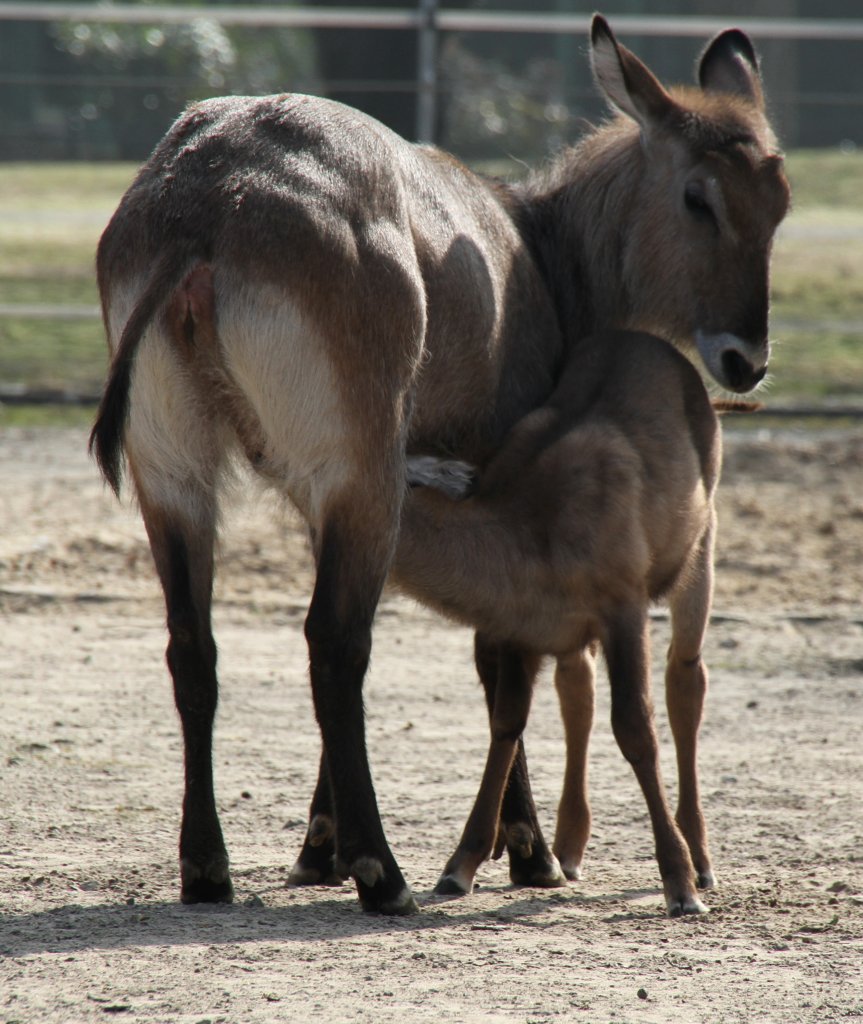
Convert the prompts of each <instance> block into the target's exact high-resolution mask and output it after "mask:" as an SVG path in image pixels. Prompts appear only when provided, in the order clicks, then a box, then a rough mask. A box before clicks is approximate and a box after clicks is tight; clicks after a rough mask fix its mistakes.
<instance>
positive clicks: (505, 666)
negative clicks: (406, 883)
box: [435, 647, 538, 895]
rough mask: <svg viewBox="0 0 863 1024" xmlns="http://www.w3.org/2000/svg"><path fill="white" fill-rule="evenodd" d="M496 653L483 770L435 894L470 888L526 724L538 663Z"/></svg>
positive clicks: (491, 837) (487, 851)
mask: <svg viewBox="0 0 863 1024" xmlns="http://www.w3.org/2000/svg"><path fill="white" fill-rule="evenodd" d="M498 659H499V661H498V671H497V683H496V685H495V688H494V698H493V701H491V702H490V704H491V716H490V717H491V741H490V743H489V749H488V757H487V760H486V765H485V771H484V772H483V777H482V782H481V783H480V788H479V792H478V793H477V797H476V801H475V803H474V806H473V810H472V811H471V813H470V817H469V818H468V820H467V824H466V825H465V827H464V832H463V833H462V837H461V840H460V841H459V844H458V846H457V848H456V850H455V853H454V854H453V855H452V857H450V859H449V860H448V861H447V864H446V867H445V868H444V871H443V874H442V875H441V877H440V880H439V881H438V884H437V886H436V887H435V892H437V893H440V894H449V895H461V894H463V893H469V892H471V890H472V889H473V880H474V877H475V875H476V872H477V869H478V868H479V866H480V864H482V862H483V861H484V860H486V859H487V858H488V857H490V856H491V854H492V852H493V850H494V846H495V838H496V836H497V834H498V828H499V823H500V820H501V806H502V803H503V799H504V791H505V789H506V787H507V780H508V778H509V774H510V768H511V767H512V764H513V760H514V759H515V756H516V750H517V747H518V742H519V739H520V737H521V734H522V732H524V727H525V725H526V724H527V716H528V712H529V711H530V700H531V694H532V692H533V682H534V678H535V675H536V668H537V667H538V666H537V664H536V662H535V661H534V659H527V658H525V657H523V656H521V655H520V652H517V651H512V650H509V649H506V648H503V647H501V648H500V650H499V652H498ZM528 666H529V667H528ZM531 804H532V801H531Z"/></svg>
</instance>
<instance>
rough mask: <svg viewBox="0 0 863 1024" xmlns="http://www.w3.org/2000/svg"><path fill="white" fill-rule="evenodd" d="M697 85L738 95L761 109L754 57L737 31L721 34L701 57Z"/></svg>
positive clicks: (758, 74)
mask: <svg viewBox="0 0 863 1024" xmlns="http://www.w3.org/2000/svg"><path fill="white" fill-rule="evenodd" d="M698 82H699V84H700V86H701V88H702V89H704V90H706V91H707V92H727V93H731V94H732V95H734V96H742V97H743V98H744V99H747V100H749V101H750V102H751V103H754V104H755V105H756V106H758V107H761V108H762V109H763V108H764V93H763V92H762V91H761V73H760V71H759V69H758V56H757V54H756V53H755V48H754V47H753V45H752V43H751V42H750V40H749V36H747V35H746V33H745V32H741V31H740V29H738V28H731V29H728V31H727V32H721V33H720V34H719V35H718V36H717V37H716V38H715V39H714V40H713V41H712V42H711V43H708V44H707V48H706V49H705V51H704V53H703V54H702V55H701V58H700V60H699V62H698Z"/></svg>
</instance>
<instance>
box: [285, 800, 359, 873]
mask: <svg viewBox="0 0 863 1024" xmlns="http://www.w3.org/2000/svg"><path fill="white" fill-rule="evenodd" d="M346 878H347V875H346V874H345V873H344V872H341V871H339V870H338V868H337V867H336V842H335V829H334V828H333V826H332V822H331V819H330V818H328V817H326V816H325V815H316V816H315V817H314V818H313V819H312V821H311V822H310V824H309V830H308V832H307V833H306V838H305V841H304V842H303V848H302V849H301V850H300V855H299V857H297V862H296V864H294V866H293V867H292V868H291V873H290V874H289V875H288V885H292V886H294V885H295V886H303V885H331V886H337V885H341V884H342V883H343V882H344V880H345V879H346Z"/></svg>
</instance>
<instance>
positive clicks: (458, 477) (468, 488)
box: [407, 455, 477, 501]
mask: <svg viewBox="0 0 863 1024" xmlns="http://www.w3.org/2000/svg"><path fill="white" fill-rule="evenodd" d="M476 480H477V472H476V467H475V466H471V465H470V464H469V463H467V462H458V461H457V460H455V459H439V458H437V457H436V456H434V455H409V456H408V462H407V482H408V484H409V485H410V486H411V487H431V488H433V489H434V490H437V491H441V492H442V493H443V494H445V495H446V496H447V497H448V498H451V499H452V500H453V501H462V500H463V499H464V498H468V497H470V495H471V494H472V493H473V490H474V487H475V486H476Z"/></svg>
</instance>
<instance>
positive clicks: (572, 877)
mask: <svg viewBox="0 0 863 1024" xmlns="http://www.w3.org/2000/svg"><path fill="white" fill-rule="evenodd" d="M560 870H561V871H562V872H563V874H564V876H565V877H566V878H567V879H568V880H569V881H570V882H580V881H581V879H582V877H583V875H584V868H582V866H581V861H577V860H575V859H574V858H573V859H570V860H565V859H563V858H561V861H560Z"/></svg>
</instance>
